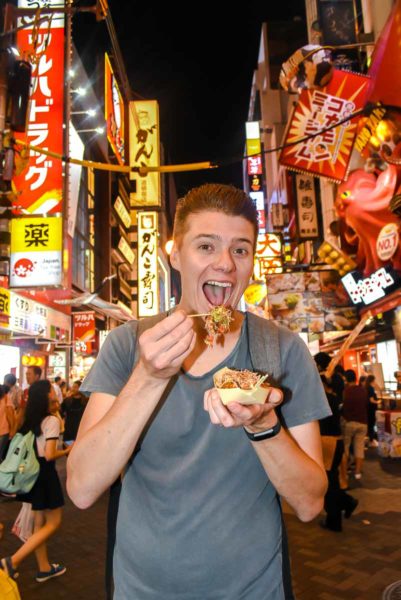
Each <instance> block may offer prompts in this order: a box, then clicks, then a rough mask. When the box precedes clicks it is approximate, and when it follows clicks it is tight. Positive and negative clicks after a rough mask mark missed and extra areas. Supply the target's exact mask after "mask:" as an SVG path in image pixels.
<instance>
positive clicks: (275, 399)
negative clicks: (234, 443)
mask: <svg viewBox="0 0 401 600" xmlns="http://www.w3.org/2000/svg"><path fill="white" fill-rule="evenodd" d="M282 401H283V393H282V391H281V390H279V389H277V388H273V387H272V388H269V391H268V395H267V399H266V402H265V404H248V405H244V404H240V403H239V402H230V403H229V404H228V405H227V406H224V404H223V403H222V401H221V398H220V394H219V391H218V390H217V389H216V388H212V389H211V390H207V391H206V392H205V396H204V399H203V406H204V409H205V410H206V411H207V412H208V413H209V416H210V420H211V422H212V423H213V424H214V425H222V426H223V427H246V428H247V429H248V430H249V431H251V432H252V433H256V432H259V431H265V430H266V429H269V428H270V427H273V425H275V424H276V423H277V416H276V413H275V411H274V409H275V408H277V406H278V405H279V404H281V402H282Z"/></svg>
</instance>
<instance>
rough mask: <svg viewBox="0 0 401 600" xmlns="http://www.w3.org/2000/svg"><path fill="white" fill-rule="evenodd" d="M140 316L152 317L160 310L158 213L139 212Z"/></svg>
mask: <svg viewBox="0 0 401 600" xmlns="http://www.w3.org/2000/svg"><path fill="white" fill-rule="evenodd" d="M137 216H138V316H139V317H151V316H152V315H156V314H157V313H158V309H159V288H158V267H157V236H158V214H157V212H153V211H152V212H138V215H137Z"/></svg>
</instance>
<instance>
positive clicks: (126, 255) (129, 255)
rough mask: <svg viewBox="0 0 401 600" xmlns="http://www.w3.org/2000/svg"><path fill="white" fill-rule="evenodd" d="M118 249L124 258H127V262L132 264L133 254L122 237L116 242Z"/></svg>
mask: <svg viewBox="0 0 401 600" xmlns="http://www.w3.org/2000/svg"><path fill="white" fill-rule="evenodd" d="M118 249H119V251H120V252H121V254H122V255H123V256H124V258H126V259H127V261H128V262H129V264H130V265H132V263H133V262H134V260H135V254H134V253H133V252H132V250H131V248H130V246H129V244H127V242H126V241H125V238H124V237H121V238H120V241H119V242H118Z"/></svg>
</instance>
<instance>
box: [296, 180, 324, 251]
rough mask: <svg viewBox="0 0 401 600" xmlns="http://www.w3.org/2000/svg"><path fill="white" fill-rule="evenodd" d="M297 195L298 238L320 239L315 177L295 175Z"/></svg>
mask: <svg viewBox="0 0 401 600" xmlns="http://www.w3.org/2000/svg"><path fill="white" fill-rule="evenodd" d="M295 185H296V194H297V218H298V237H299V238H301V239H303V240H310V239H314V238H317V237H319V227H318V220H317V209H316V194H315V185H314V181H313V177H310V176H309V175H295Z"/></svg>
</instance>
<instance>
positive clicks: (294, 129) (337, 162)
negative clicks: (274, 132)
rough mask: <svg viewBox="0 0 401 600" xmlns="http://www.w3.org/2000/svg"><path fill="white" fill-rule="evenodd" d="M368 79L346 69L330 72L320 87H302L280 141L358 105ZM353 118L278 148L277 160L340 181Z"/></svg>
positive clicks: (305, 132)
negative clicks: (280, 150) (322, 86)
mask: <svg viewBox="0 0 401 600" xmlns="http://www.w3.org/2000/svg"><path fill="white" fill-rule="evenodd" d="M368 82H369V78H368V77H366V76H364V75H357V74H355V73H350V72H348V71H339V70H336V71H334V75H333V78H332V80H331V81H330V83H329V84H328V85H327V86H326V87H324V88H322V89H319V90H317V89H314V90H304V91H303V92H302V93H301V95H300V98H299V102H298V104H297V106H296V107H295V109H294V112H293V114H292V118H291V122H290V125H289V128H288V130H287V134H286V137H285V142H284V144H288V143H291V142H295V141H296V140H297V139H299V138H303V137H305V136H308V135H313V134H316V133H318V132H319V131H322V130H324V129H326V128H328V127H330V126H331V125H334V124H335V123H338V122H339V121H342V120H343V119H345V118H346V117H347V116H349V115H350V114H352V113H353V112H355V111H356V110H358V109H360V108H362V107H363V106H364V104H365V98H366V92H367V86H368ZM357 121H358V119H357V118H354V119H352V120H350V121H346V122H345V123H343V124H342V125H339V126H338V127H334V128H333V129H330V130H329V131H326V132H324V133H322V134H321V135H317V136H316V137H313V138H310V139H308V140H305V141H304V142H300V143H299V144H295V145H293V146H288V147H287V148H284V150H282V152H281V155H280V163H281V164H282V165H284V166H285V167H287V168H289V169H292V170H294V171H299V172H307V173H313V174H315V175H318V176H321V177H328V178H330V179H332V180H333V181H343V180H344V179H345V178H346V176H347V171H348V163H349V160H350V156H351V151H352V147H353V144H354V140H355V135H356V127H357Z"/></svg>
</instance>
